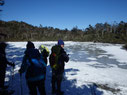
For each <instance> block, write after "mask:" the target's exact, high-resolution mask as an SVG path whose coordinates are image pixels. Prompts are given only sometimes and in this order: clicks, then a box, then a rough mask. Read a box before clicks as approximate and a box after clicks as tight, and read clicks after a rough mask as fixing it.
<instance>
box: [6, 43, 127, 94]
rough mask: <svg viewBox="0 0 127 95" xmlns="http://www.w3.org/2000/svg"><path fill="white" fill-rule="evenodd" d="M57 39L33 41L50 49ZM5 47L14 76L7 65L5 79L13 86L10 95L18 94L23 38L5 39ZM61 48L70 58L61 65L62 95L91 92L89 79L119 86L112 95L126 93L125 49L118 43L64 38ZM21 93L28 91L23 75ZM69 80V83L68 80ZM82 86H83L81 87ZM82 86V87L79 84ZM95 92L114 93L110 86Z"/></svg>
mask: <svg viewBox="0 0 127 95" xmlns="http://www.w3.org/2000/svg"><path fill="white" fill-rule="evenodd" d="M56 43H57V42H34V44H35V46H36V48H38V47H39V46H40V45H41V44H43V45H45V46H46V47H48V48H49V50H51V47H52V46H53V45H55V44H56ZM8 44H9V46H8V47H7V49H6V52H7V57H8V60H9V61H13V62H15V64H16V67H15V70H14V79H12V78H11V77H10V76H11V75H12V73H11V71H10V67H9V68H8V72H7V78H6V80H7V81H8V80H10V81H9V82H7V83H10V85H11V86H12V88H14V89H15V90H16V92H15V94H14V95H20V92H21V91H20V86H21V85H20V83H21V80H20V77H19V74H18V70H19V68H20V65H21V61H22V57H23V55H24V51H25V48H26V42H8ZM64 48H65V51H66V52H67V53H68V54H69V57H70V61H69V62H68V63H67V64H66V66H65V77H66V80H65V81H63V85H62V88H63V90H64V91H65V95H78V94H80V95H92V94H91V92H90V91H91V86H89V85H90V84H92V83H97V84H99V85H107V86H108V87H110V88H113V89H120V91H119V92H118V93H115V95H126V94H125V93H127V89H126V88H127V81H126V79H127V75H126V73H127V58H126V56H127V51H125V50H123V49H122V45H120V44H108V43H92V42H65V47H64ZM46 79H47V80H46V92H47V95H50V94H51V84H50V81H51V68H50V66H49V64H48V66H47V78H46ZM22 80H23V81H22V84H23V85H24V87H23V93H24V94H23V95H28V89H27V86H26V83H25V78H24V77H23V78H22ZM69 83H70V84H69ZM84 86H85V87H84ZM83 87H84V88H83ZM95 92H96V95H114V93H113V92H112V91H110V90H106V89H102V88H99V87H98V88H96V91H95Z"/></svg>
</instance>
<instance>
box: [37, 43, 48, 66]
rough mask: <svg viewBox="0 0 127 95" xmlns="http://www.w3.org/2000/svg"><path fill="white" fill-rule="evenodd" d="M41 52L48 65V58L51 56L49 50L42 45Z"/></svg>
mask: <svg viewBox="0 0 127 95" xmlns="http://www.w3.org/2000/svg"><path fill="white" fill-rule="evenodd" d="M39 50H40V52H41V55H42V57H43V59H44V61H45V63H46V64H47V63H48V61H47V57H48V56H49V49H48V48H47V47H46V46H44V45H40V47H39Z"/></svg>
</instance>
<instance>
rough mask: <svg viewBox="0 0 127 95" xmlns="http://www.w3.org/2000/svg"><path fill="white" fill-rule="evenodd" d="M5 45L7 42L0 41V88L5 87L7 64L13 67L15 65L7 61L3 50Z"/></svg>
mask: <svg viewBox="0 0 127 95" xmlns="http://www.w3.org/2000/svg"><path fill="white" fill-rule="evenodd" d="M6 47H7V44H6V43H5V42H1V43H0V89H5V88H7V86H5V85H4V81H5V74H6V67H7V65H10V66H13V67H14V66H15V64H14V63H12V62H9V61H8V60H7V58H6V52H5V49H6Z"/></svg>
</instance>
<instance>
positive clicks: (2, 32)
mask: <svg viewBox="0 0 127 95" xmlns="http://www.w3.org/2000/svg"><path fill="white" fill-rule="evenodd" d="M58 39H62V40H64V41H81V42H86V41H87V42H88V41H92V42H103V43H120V44H125V43H126V42H127V23H126V22H123V21H121V22H120V23H117V22H114V23H113V24H109V23H107V22H105V23H97V24H96V25H95V26H92V25H89V26H88V27H87V28H86V29H79V28H78V27H77V26H75V27H73V28H72V29H71V30H68V29H67V28H66V29H63V30H62V29H58V28H53V27H43V26H42V25H41V24H40V26H33V25H30V24H28V23H26V22H23V21H21V22H18V21H8V22H6V21H2V20H0V41H28V40H30V41H56V40H58Z"/></svg>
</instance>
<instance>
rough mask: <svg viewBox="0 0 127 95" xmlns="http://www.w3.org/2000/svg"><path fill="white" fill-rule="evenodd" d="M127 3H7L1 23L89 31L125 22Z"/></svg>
mask: <svg viewBox="0 0 127 95" xmlns="http://www.w3.org/2000/svg"><path fill="white" fill-rule="evenodd" d="M126 3H127V1H125V0H96V1H94V0H85V1H84V0H78V1H73V0H69V1H68V0H64V1H59V0H54V1H51V0H38V1H34V0H31V1H30V0H28V1H25V0H22V1H17V0H13V1H10V0H6V1H5V5H4V6H1V7H0V8H1V9H2V10H3V11H2V12H1V13H0V20H3V21H18V22H21V21H23V22H26V23H28V24H31V25H33V26H38V27H39V26H40V25H42V26H43V27H53V28H59V29H61V30H63V29H68V30H71V29H72V28H74V27H76V26H77V27H78V29H86V28H87V27H88V26H89V25H92V26H94V25H95V24H97V23H105V22H107V23H109V24H112V23H114V22H117V23H119V22H121V21H124V22H126V19H127V12H126V10H127V6H126Z"/></svg>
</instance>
